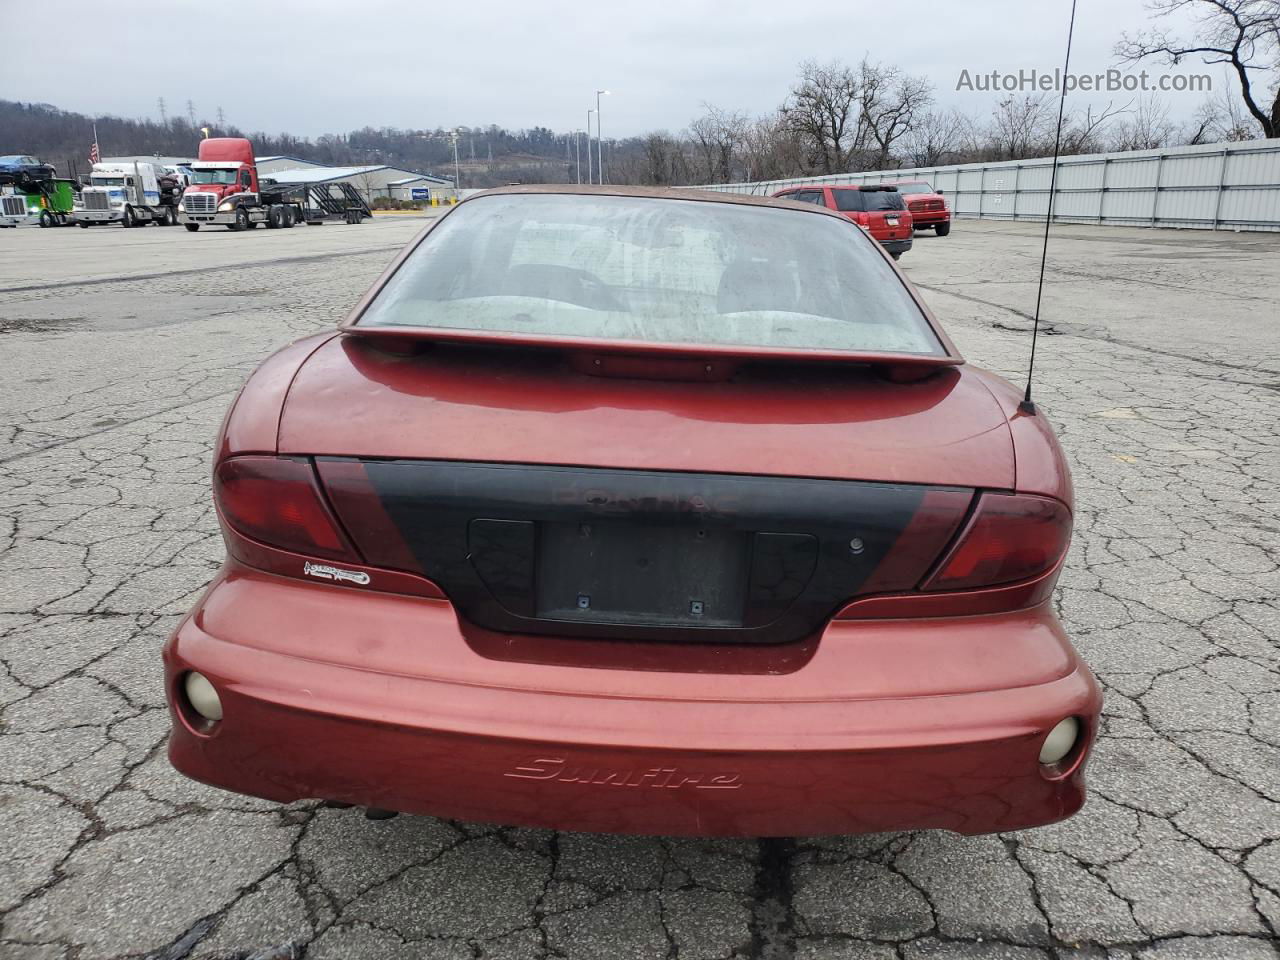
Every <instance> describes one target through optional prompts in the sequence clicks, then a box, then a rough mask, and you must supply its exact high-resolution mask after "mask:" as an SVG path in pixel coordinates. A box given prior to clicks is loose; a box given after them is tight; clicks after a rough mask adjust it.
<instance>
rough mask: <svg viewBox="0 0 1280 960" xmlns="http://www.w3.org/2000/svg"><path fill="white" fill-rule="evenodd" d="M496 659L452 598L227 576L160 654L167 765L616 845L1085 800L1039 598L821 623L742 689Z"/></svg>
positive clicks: (1075, 675)
mask: <svg viewBox="0 0 1280 960" xmlns="http://www.w3.org/2000/svg"><path fill="white" fill-rule="evenodd" d="M599 642H604V641H599ZM501 649H502V645H501V644H498V645H497V647H494V646H492V645H491V646H489V647H488V648H486V649H485V652H484V653H483V654H482V653H481V652H480V651H479V649H478V648H477V647H476V646H474V645H473V643H472V642H470V641H469V640H468V638H467V637H466V636H464V634H463V632H462V630H461V629H460V627H459V623H458V620H457V617H456V615H455V614H454V612H453V610H452V608H451V607H450V605H449V604H448V603H446V602H442V601H434V600H427V599H418V598H409V597H402V596H395V595H390V594H375V593H368V592H360V591H357V590H353V589H346V588H343V587H341V586H334V585H312V584H308V583H302V582H298V581H292V580H289V579H287V578H281V577H275V576H272V575H269V574H263V573H259V572H256V571H252V570H249V569H247V568H243V567H235V566H232V567H229V568H228V569H227V570H225V571H224V572H223V573H222V574H220V575H219V577H218V578H217V580H215V582H214V584H213V585H212V586H211V588H210V590H209V591H208V593H207V594H206V596H205V597H204V598H203V599H202V601H201V602H200V604H198V605H197V607H196V609H195V610H193V611H192V613H191V615H190V616H189V617H188V618H187V619H185V620H184V621H183V622H182V624H181V625H180V626H179V627H178V629H177V630H176V631H175V632H174V634H173V636H172V637H171V638H170V640H169V642H168V644H167V645H166V647H165V672H166V685H167V690H168V694H169V699H170V707H171V714H172V719H173V735H172V737H171V739H170V744H169V756H170V759H171V760H172V762H173V764H174V766H175V767H177V768H178V769H179V770H180V771H182V772H183V773H185V774H186V775H188V776H190V777H193V778H195V779H197V780H201V781H204V782H206V783H210V784H213V785H215V786H219V787H223V788H225V789H229V790H234V791H237V792H240V793H247V794H251V795H255V796H260V797H265V798H267V799H271V800H275V801H279V802H290V801H294V800H298V799H303V798H315V797H319V798H325V799H331V800H340V801H345V802H348V803H355V804H364V805H370V806H376V807H383V808H387V809H394V810H401V811H405V812H413V813H423V814H432V815H436V816H443V817H451V818H458V819H464V820H474V821H488V822H498V823H505V824H521V825H529V826H539V827H552V828H559V829H574V830H588V831H602V832H616V833H644V834H671V835H676V834H692V835H747V836H792V835H814V834H834V833H854V832H865V831H882V830H897V829H912V828H929V827H937V828H945V829H950V830H956V831H960V832H964V833H984V832H992V831H999V830H1011V829H1019V828H1023V827H1029V826H1036V825H1040V824H1044V823H1050V822H1053V821H1055V820H1060V819H1063V818H1065V817H1068V816H1070V815H1071V814H1072V813H1074V812H1075V811H1076V810H1077V809H1079V807H1080V806H1081V804H1082V803H1083V801H1084V775H1083V767H1084V762H1085V760H1086V759H1087V752H1088V746H1089V742H1090V741H1091V739H1092V736H1093V730H1094V729H1095V727H1096V719H1097V714H1098V710H1099V705H1100V698H1099V693H1098V688H1097V685H1096V683H1095V682H1094V680H1093V677H1092V676H1091V674H1090V673H1089V671H1088V668H1087V667H1085V666H1084V664H1083V663H1081V662H1080V660H1079V659H1078V657H1077V656H1076V654H1075V652H1074V651H1073V650H1072V649H1071V647H1070V644H1069V643H1068V642H1067V641H1066V638H1065V637H1064V636H1063V634H1062V631H1061V628H1060V627H1059V625H1058V624H1057V621H1056V620H1055V619H1054V618H1053V615H1052V613H1051V612H1050V611H1049V610H1048V608H1047V606H1046V607H1040V608H1037V609H1033V610H1027V611H1020V612H1018V613H1015V614H1002V615H998V616H987V617H975V618H961V619H959V620H949V621H948V620H932V621H866V622H856V621H834V622H833V623H832V624H831V625H830V626H829V627H828V629H827V631H826V633H825V634H824V636H823V637H822V638H821V639H820V640H819V641H818V642H817V644H815V645H812V646H811V647H810V648H809V649H808V650H807V652H802V653H801V654H799V655H798V656H797V657H796V658H794V661H795V662H794V663H788V664H786V665H785V666H784V667H783V668H782V669H781V670H780V671H774V672H757V673H751V674H746V673H743V674H736V673H728V672H719V673H696V672H693V671H683V672H679V671H664V670H662V669H654V668H653V666H652V664H650V666H649V668H648V669H644V670H641V669H626V670H622V669H607V668H602V667H601V666H599V665H598V664H593V665H571V664H569V663H567V662H566V661H565V659H564V657H563V656H560V657H559V658H558V659H559V662H554V661H556V660H557V657H554V656H550V657H547V658H539V657H536V656H535V657H529V656H528V650H529V649H530V648H523V652H522V654H521V656H522V657H524V659H523V661H522V662H516V661H515V660H514V659H502V658H501V657H502V653H501ZM512 649H514V647H513V648H512ZM734 653H735V651H732V650H730V651H726V652H725V654H724V656H725V661H724V662H725V663H726V664H732V663H733V662H734V659H733V658H734ZM675 655H676V656H678V655H679V654H678V653H677V654H675ZM531 659H532V660H539V659H542V662H529V661H530V660H531ZM783 659H784V660H785V658H783ZM187 670H198V671H200V672H201V673H204V674H205V675H206V676H208V677H209V678H210V679H211V680H212V681H213V683H214V684H215V686H216V687H217V689H218V691H219V693H220V695H221V699H222V704H223V711H224V718H223V720H222V721H221V722H220V723H218V724H217V725H215V727H214V728H213V731H212V733H202V732H199V731H198V730H197V728H196V726H195V725H194V724H192V723H191V722H190V717H191V714H190V711H189V708H187V707H185V706H184V701H183V700H182V699H181V694H180V693H179V692H178V691H179V689H180V687H181V683H180V681H181V678H182V676H183V674H184V673H185V672H186V671H187ZM1072 715H1074V716H1078V717H1081V718H1082V719H1083V720H1084V721H1085V726H1086V729H1087V731H1088V732H1087V734H1086V736H1085V738H1084V742H1082V744H1081V746H1080V749H1079V752H1078V754H1076V755H1074V756H1073V757H1072V758H1069V760H1068V762H1067V764H1066V766H1065V767H1064V768H1063V769H1061V770H1057V771H1053V772H1052V773H1051V774H1047V773H1046V771H1045V768H1042V767H1041V765H1040V764H1039V762H1038V757H1037V754H1038V751H1039V746H1040V742H1041V740H1042V739H1043V737H1044V735H1045V733H1046V732H1047V731H1048V730H1049V729H1050V728H1052V727H1053V725H1054V724H1056V723H1057V722H1058V721H1059V720H1060V719H1062V718H1063V717H1064V716H1072Z"/></svg>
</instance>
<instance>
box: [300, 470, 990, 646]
mask: <svg viewBox="0 0 1280 960" xmlns="http://www.w3.org/2000/svg"><path fill="white" fill-rule="evenodd" d="M354 462H359V463H360V464H361V465H362V466H363V468H364V471H365V473H366V474H367V476H368V478H369V481H370V483H371V485H372V488H373V490H374V492H375V493H376V495H377V497H378V499H379V500H380V501H381V505H382V508H383V509H384V510H385V511H386V513H387V515H388V517H389V518H390V520H391V521H392V523H393V525H394V526H395V528H396V529H397V531H398V532H399V534H400V536H401V537H402V538H403V539H404V542H405V545H406V546H407V547H408V550H409V552H410V553H411V554H412V556H413V557H414V558H415V559H416V561H417V563H418V564H419V566H420V571H419V572H421V573H422V574H424V575H425V576H427V577H429V578H431V579H432V580H433V581H435V582H436V583H437V584H438V585H439V586H440V587H441V588H442V589H443V590H444V591H445V593H446V594H447V595H448V597H449V599H450V600H451V601H452V602H453V604H454V605H455V606H456V607H457V608H458V610H459V612H460V613H461V615H462V616H463V617H465V618H467V619H468V620H471V621H472V622H474V623H476V624H478V625H479V626H482V627H485V628H487V629H491V630H497V631H502V632H508V633H540V634H555V635H559V636H575V637H596V638H601V639H608V638H615V639H632V640H636V639H653V640H665V641H672V640H686V641H693V642H709V643H785V642H790V641H794V640H798V639H800V638H802V637H805V636H809V635H811V634H812V633H814V632H815V631H816V630H818V629H820V628H821V627H822V626H823V625H824V624H825V623H826V621H827V620H828V619H830V617H831V615H832V614H833V613H834V612H835V611H836V610H837V609H838V608H839V607H840V606H841V605H843V604H844V603H845V602H847V601H848V600H849V599H850V598H851V597H853V596H855V595H856V594H858V593H859V590H860V588H861V587H862V585H863V584H864V583H866V582H867V580H868V578H869V577H870V576H871V575H872V573H873V572H874V571H875V570H876V568H877V567H878V566H879V565H880V563H881V561H882V560H883V559H884V558H885V556H886V555H887V554H888V552H889V550H890V548H891V547H893V545H894V543H895V541H897V539H898V537H899V535H900V534H901V533H902V532H903V531H904V530H905V529H906V528H907V526H908V524H909V523H910V522H911V520H912V518H913V517H914V516H915V514H916V511H917V509H918V508H919V507H920V505H921V502H922V501H923V499H924V497H925V495H926V494H927V493H928V492H930V491H943V490H945V491H952V492H954V493H961V494H964V495H966V496H968V495H970V494H971V492H972V491H969V490H963V489H961V488H955V487H931V486H924V485H917V484H887V483H866V482H861V481H842V480H812V479H804V478H790V477H760V476H743V475H729V474H711V473H676V472H658V471H638V470H609V469H599V468H585V467H558V466H543V465H521V464H498V463H475V462H456V461H428V460H362V461H351V460H348V459H346V458H335V457H322V458H317V464H318V465H319V467H320V472H321V475H322V476H323V475H324V474H325V467H324V465H325V464H326V463H348V464H350V463H354ZM331 492H334V491H331ZM335 500H336V501H337V502H338V508H339V511H340V512H341V509H342V508H341V498H340V497H335ZM957 521H958V517H957ZM350 532H351V534H352V535H353V536H354V538H355V539H356V541H357V542H358V543H360V544H361V546H362V548H364V549H365V551H366V554H367V555H370V558H371V560H373V559H374V558H373V556H372V554H374V553H376V549H373V548H372V547H373V546H374V545H370V544H366V543H364V542H362V541H363V540H364V539H367V538H363V537H362V532H361V531H360V530H359V529H352V530H350ZM934 559H935V558H934V557H932V556H930V557H922V558H921V561H920V562H921V566H922V568H923V567H925V566H927V565H928V564H929V563H930V562H932V561H933V560H934ZM374 562H376V561H374Z"/></svg>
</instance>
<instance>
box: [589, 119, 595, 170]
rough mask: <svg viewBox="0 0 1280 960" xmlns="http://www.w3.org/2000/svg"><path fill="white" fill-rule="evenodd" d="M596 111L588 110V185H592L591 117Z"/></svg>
mask: <svg viewBox="0 0 1280 960" xmlns="http://www.w3.org/2000/svg"><path fill="white" fill-rule="evenodd" d="M593 113H595V111H594V110H591V109H588V110H587V183H591V115H592V114H593Z"/></svg>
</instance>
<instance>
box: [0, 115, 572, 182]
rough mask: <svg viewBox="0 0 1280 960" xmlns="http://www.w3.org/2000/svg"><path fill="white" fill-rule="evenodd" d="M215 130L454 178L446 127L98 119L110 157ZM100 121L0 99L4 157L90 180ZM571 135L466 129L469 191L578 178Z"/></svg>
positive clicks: (462, 151)
mask: <svg viewBox="0 0 1280 960" xmlns="http://www.w3.org/2000/svg"><path fill="white" fill-rule="evenodd" d="M205 126H207V127H209V128H210V129H211V130H212V132H213V134H214V135H215V136H227V137H243V136H247V137H249V138H250V139H251V140H252V141H253V145H254V149H255V150H256V151H257V153H258V154H259V155H269V154H284V155H288V156H293V157H301V158H302V159H304V160H314V161H316V162H318V163H330V164H353V165H354V164H375V163H385V164H389V165H392V166H398V167H404V168H406V169H408V170H414V171H417V172H420V173H432V174H436V175H437V176H445V177H452V176H453V146H452V144H451V142H450V140H449V135H448V134H447V133H446V132H445V131H443V130H439V129H437V130H395V129H382V130H375V129H373V128H372V127H366V128H365V129H363V130H355V131H352V132H351V133H348V134H325V135H324V136H322V137H319V138H317V139H315V140H311V139H309V138H305V137H295V136H291V135H290V134H287V133H286V134H267V133H262V132H254V133H245V132H244V131H242V130H240V129H239V128H238V127H236V126H232V125H228V126H227V127H225V128H223V129H218V128H217V126H216V124H214V123H212V122H211V121H208V120H199V119H198V120H197V121H196V125H195V126H194V127H193V126H192V125H191V123H190V121H189V119H188V118H187V117H171V118H169V119H168V121H167V122H166V123H164V124H161V123H158V122H156V121H154V120H129V119H125V118H123V117H109V116H108V117H98V118H97V127H98V143H99V145H100V147H101V149H102V155H103V156H121V155H131V154H134V155H140V154H160V155H165V156H184V155H188V156H190V155H194V154H195V151H196V149H197V145H198V143H199V141H200V138H201V136H202V134H201V133H200V129H199V128H200V127H205ZM93 127H94V118H92V117H88V116H85V115H84V114H82V113H73V112H71V111H67V110H60V109H58V108H57V107H54V106H51V105H50V104H47V103H16V102H13V101H10V100H0V155H3V154H10V153H30V154H35V155H36V156H39V157H41V158H43V159H45V160H48V161H49V162H50V163H53V164H54V165H55V166H56V167H57V168H58V172H59V173H60V174H63V175H71V176H83V175H84V174H86V173H87V172H88V169H89V159H88V158H89V147H90V145H91V144H92V143H93ZM567 152H568V150H567V146H566V140H565V138H564V137H563V136H558V135H557V134H554V133H553V132H552V131H550V130H548V129H546V128H545V127H535V128H534V129H532V130H519V131H510V130H504V129H502V128H500V127H497V126H489V127H485V128H471V129H464V130H463V131H462V132H461V134H460V136H459V140H458V157H459V161H460V166H461V167H462V168H463V176H462V181H463V186H493V185H496V184H501V183H506V182H508V181H510V180H525V181H531V180H538V181H541V182H561V181H565V180H568V179H572V178H573V175H574V170H572V169H570V168H569V166H568V164H567V161H566V154H567Z"/></svg>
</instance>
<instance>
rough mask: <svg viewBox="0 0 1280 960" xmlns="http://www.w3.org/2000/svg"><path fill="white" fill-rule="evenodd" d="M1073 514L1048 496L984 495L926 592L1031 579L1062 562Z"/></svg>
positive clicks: (930, 580)
mask: <svg viewBox="0 0 1280 960" xmlns="http://www.w3.org/2000/svg"><path fill="white" fill-rule="evenodd" d="M1070 542H1071V512H1070V511H1069V510H1068V509H1067V508H1066V505H1065V504H1062V503H1059V502H1058V501H1057V500H1051V499H1049V498H1048V497H1032V496H1017V495H1013V494H1003V493H985V494H983V495H982V499H981V500H980V501H979V502H978V508H977V510H975V511H974V514H973V517H972V518H971V519H970V521H969V524H968V525H967V526H966V527H965V529H964V531H963V532H962V533H961V534H960V539H959V541H958V542H957V543H956V545H955V546H954V547H952V548H951V552H950V553H948V554H947V556H946V557H945V559H944V560H943V561H942V564H941V565H940V566H939V567H938V571H937V573H935V574H934V575H933V576H932V577H931V578H930V579H929V580H928V582H926V583H925V585H924V589H925V590H965V589H971V588H973V587H991V586H996V585H997V584H1002V583H1014V582H1016V581H1018V580H1029V579H1031V578H1032V577H1036V576H1039V575H1040V574H1042V573H1045V572H1047V571H1049V570H1052V569H1053V567H1054V566H1055V565H1056V564H1057V563H1058V561H1059V560H1061V559H1062V557H1063V555H1064V554H1065V553H1066V552H1067V547H1068V545H1069V544H1070Z"/></svg>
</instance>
